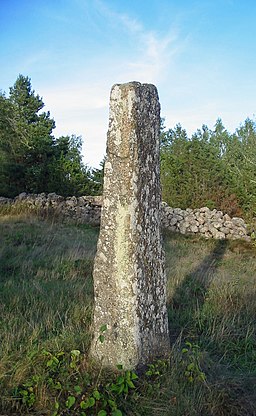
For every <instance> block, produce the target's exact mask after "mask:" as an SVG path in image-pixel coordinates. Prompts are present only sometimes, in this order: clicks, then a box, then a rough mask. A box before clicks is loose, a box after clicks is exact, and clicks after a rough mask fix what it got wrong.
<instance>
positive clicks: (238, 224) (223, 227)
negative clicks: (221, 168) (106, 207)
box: [0, 192, 250, 241]
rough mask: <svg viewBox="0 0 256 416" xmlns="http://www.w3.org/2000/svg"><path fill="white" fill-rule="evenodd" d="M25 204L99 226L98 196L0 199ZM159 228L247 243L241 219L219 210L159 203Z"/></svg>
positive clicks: (51, 195)
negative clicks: (242, 240) (182, 207)
mask: <svg viewBox="0 0 256 416" xmlns="http://www.w3.org/2000/svg"><path fill="white" fill-rule="evenodd" d="M20 204H25V205H26V206H28V207H29V208H31V210H32V211H33V210H35V211H37V210H39V211H40V212H45V213H46V214H47V212H48V211H49V212H51V213H53V214H54V215H55V214H56V215H57V216H58V217H60V218H61V219H62V220H63V221H71V222H76V223H88V224H92V225H99V224H100V217H101V206H102V196H81V197H78V198H75V197H69V198H64V197H62V196H60V195H56V194H55V193H51V194H45V193H42V194H26V193H25V192H23V193H21V194H20V195H18V196H17V197H16V198H14V199H10V198H4V197H0V206H1V205H10V206H12V207H13V208H15V206H16V207H17V208H18V207H19V205H20ZM161 221H162V227H163V228H167V229H168V230H170V231H173V232H179V233H182V234H199V235H201V236H202V237H204V238H216V239H244V240H247V241H249V240H250V236H249V231H248V228H247V225H246V224H245V221H244V220H243V219H242V218H238V217H233V218H231V217H230V216H229V215H228V214H224V213H223V212H221V211H217V210H216V209H215V210H212V211H211V210H210V209H209V208H207V207H202V208H199V209H194V210H193V209H191V208H187V209H186V210H182V209H180V208H171V207H169V206H168V205H167V204H166V203H165V202H162V218H161Z"/></svg>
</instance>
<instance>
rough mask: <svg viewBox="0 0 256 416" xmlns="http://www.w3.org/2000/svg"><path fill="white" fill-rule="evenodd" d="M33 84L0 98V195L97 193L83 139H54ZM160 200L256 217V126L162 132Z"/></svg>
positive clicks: (22, 79)
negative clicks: (86, 161)
mask: <svg viewBox="0 0 256 416" xmlns="http://www.w3.org/2000/svg"><path fill="white" fill-rule="evenodd" d="M43 107H44V102H43V100H42V98H41V97H40V96H39V95H38V94H36V93H35V91H34V90H33V89H32V85H31V80H30V78H29V77H27V76H23V75H19V76H18V78H17V80H16V82H15V83H14V85H13V86H12V87H10V90H9V94H8V95H7V94H6V93H3V92H2V93H0V195H1V196H5V197H14V196H16V195H18V194H19V193H21V192H28V193H41V192H45V193H50V192H56V193H58V194H60V195H63V196H73V195H75V196H81V195H99V194H100V193H101V192H102V182H103V167H104V159H103V161H102V163H101V167H100V168H99V169H95V168H92V167H88V166H86V165H85V164H84V163H83V158H82V153H81V152H82V138H81V137H80V136H76V135H71V136H61V137H55V136H54V134H53V131H54V128H55V122H54V119H53V118H51V115H50V113H49V112H44V111H43ZM161 181H162V192H163V200H164V201H166V202H167V203H168V204H169V205H170V206H172V207H180V208H182V209H185V208H198V207H202V206H207V207H209V208H210V209H213V208H216V209H220V210H222V211H224V212H225V213H228V214H230V215H232V216H245V217H246V218H247V219H252V218H253V217H254V216H255V215H256V122H255V120H252V119H246V120H245V121H244V123H243V124H241V125H240V126H239V127H238V128H237V129H236V131H235V132H234V133H230V132H229V131H227V130H226V128H225V127H224V125H223V123H222V120H221V119H218V120H217V121H216V124H215V126H214V129H213V130H210V129H209V128H208V127H207V126H206V125H203V126H202V127H201V128H200V129H198V130H197V131H196V132H195V133H194V134H192V136H191V137H189V136H188V134H187V132H186V130H185V129H184V128H183V127H182V126H181V125H180V124H178V125H176V126H175V127H174V128H171V129H167V128H166V127H165V126H164V119H162V127H161Z"/></svg>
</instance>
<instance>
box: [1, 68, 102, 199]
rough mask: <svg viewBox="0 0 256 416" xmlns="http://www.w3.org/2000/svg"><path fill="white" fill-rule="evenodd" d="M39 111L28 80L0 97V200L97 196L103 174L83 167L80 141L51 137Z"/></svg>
mask: <svg viewBox="0 0 256 416" xmlns="http://www.w3.org/2000/svg"><path fill="white" fill-rule="evenodd" d="M43 107H44V103H43V100H42V98H41V97H40V96H39V95H38V94H36V93H35V91H34V90H33V89H32V86H31V80H30V79H29V78H28V77H25V76H23V75H19V76H18V78H17V80H16V82H15V83H14V85H13V87H11V88H10V91H9V96H8V97H7V96H6V94H5V93H2V92H1V93H0V195H1V196H7V197H14V196H16V195H17V194H19V193H20V192H28V193H41V192H46V193H49V192H56V193H58V194H61V195H63V196H68V195H76V196H79V195H86V194H87V195H95V194H98V193H100V192H101V187H102V170H101V169H92V168H88V167H87V166H86V165H84V164H83V162H82V154H81V151H82V139H81V137H80V136H76V135H71V136H61V137H58V138H56V137H54V135H53V130H54V128H55V122H54V120H53V119H52V118H51V116H50V113H49V112H44V111H42V109H43Z"/></svg>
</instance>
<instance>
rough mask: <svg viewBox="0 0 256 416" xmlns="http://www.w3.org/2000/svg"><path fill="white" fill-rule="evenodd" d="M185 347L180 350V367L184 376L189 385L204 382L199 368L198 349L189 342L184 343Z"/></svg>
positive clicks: (203, 375)
mask: <svg viewBox="0 0 256 416" xmlns="http://www.w3.org/2000/svg"><path fill="white" fill-rule="evenodd" d="M185 345H186V347H184V348H183V349H182V351H181V352H182V365H183V368H184V376H185V377H186V379H187V381H188V382H189V383H194V382H196V381H200V382H205V381H206V376H205V373H204V372H203V371H202V369H201V368H200V347H199V345H197V344H193V343H191V342H189V341H186V342H185Z"/></svg>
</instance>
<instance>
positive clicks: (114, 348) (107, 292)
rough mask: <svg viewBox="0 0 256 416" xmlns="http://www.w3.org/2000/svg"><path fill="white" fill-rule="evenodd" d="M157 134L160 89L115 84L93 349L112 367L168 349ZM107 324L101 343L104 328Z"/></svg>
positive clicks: (139, 361) (96, 270) (96, 276)
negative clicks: (158, 92)
mask: <svg viewBox="0 0 256 416" xmlns="http://www.w3.org/2000/svg"><path fill="white" fill-rule="evenodd" d="M159 130H160V104H159V101H158V94H157V89H156V87H155V86H154V85H150V84H140V83H139V82H130V83H127V84H120V85H118V84H117V85H114V86H113V88H112V90H111V97H110V116H109V131H108V140H107V160H106V163H105V172H104V191H103V207H102V215H101V229H100V236H99V241H98V248H97V254H96V259H95V265H94V273H93V276H94V295H95V310H94V341H93V343H92V349H91V353H92V355H93V356H94V357H95V358H99V359H101V360H103V364H104V365H106V366H115V365H116V364H123V366H124V367H125V368H134V367H136V366H137V365H138V364H143V363H146V362H149V361H152V360H153V359H154V358H155V357H159V356H164V355H165V354H166V353H168V351H169V335H168V321H167V310H166V277H165V267H164V254H163V248H162V238H161V231H160V203H161V188H160V167H159ZM105 325H106V326H107V329H106V331H104V334H103V335H104V340H103V337H101V341H103V342H101V341H100V340H99V335H100V328H101V329H102V327H103V326H105Z"/></svg>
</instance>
